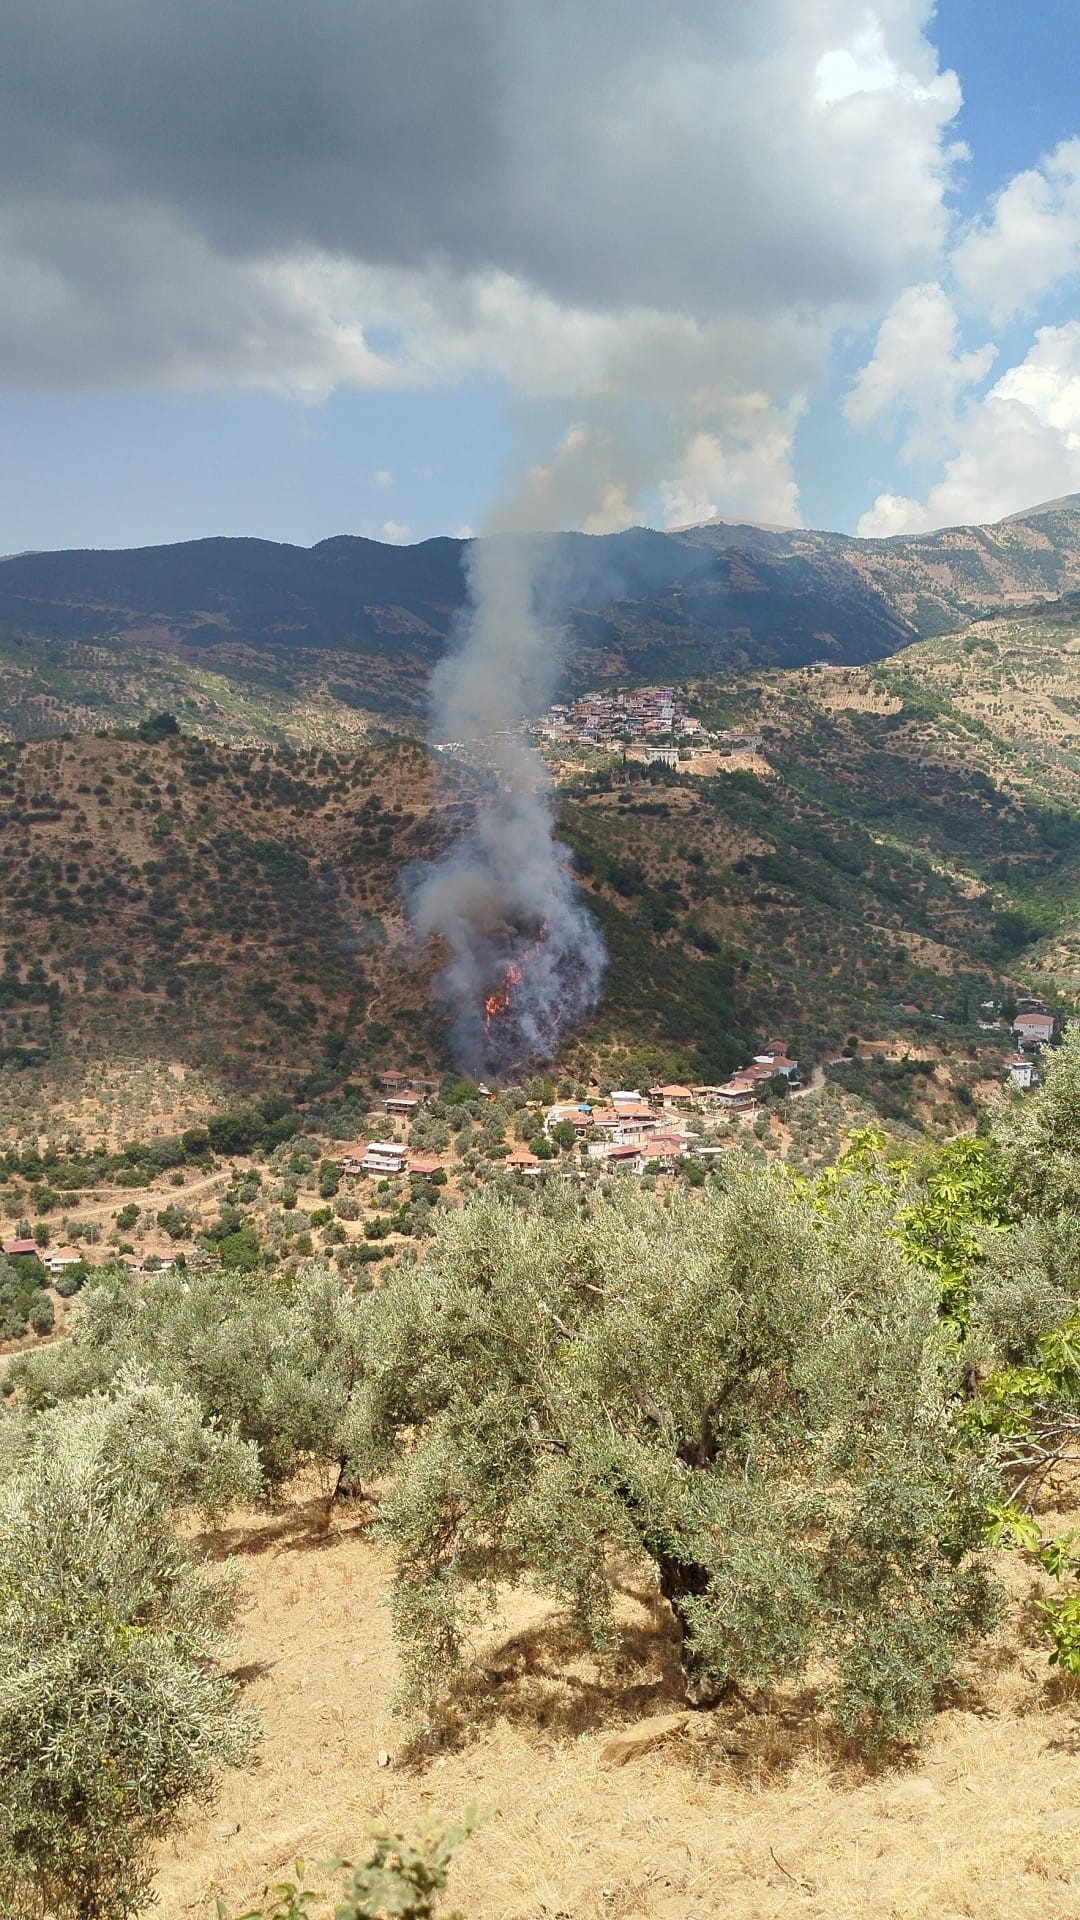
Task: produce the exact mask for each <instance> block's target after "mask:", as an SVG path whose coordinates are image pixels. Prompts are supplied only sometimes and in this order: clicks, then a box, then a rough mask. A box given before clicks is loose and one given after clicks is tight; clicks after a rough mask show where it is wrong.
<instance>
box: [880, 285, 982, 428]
mask: <svg viewBox="0 0 1080 1920" xmlns="http://www.w3.org/2000/svg"><path fill="white" fill-rule="evenodd" d="M996 351H997V349H996V348H995V347H994V346H993V345H992V344H987V345H984V346H981V347H977V348H975V349H974V350H972V351H970V352H967V353H964V352H961V351H960V324H959V321H958V319H957V316H956V311H955V308H954V307H953V304H952V301H951V300H950V299H949V296H948V294H947V293H946V292H945V290H944V288H943V287H941V286H940V285H938V283H937V282H936V281H932V282H927V283H924V284H923V285H921V286H917V287H907V288H905V290H904V292H903V293H902V294H901V295H900V297H899V299H898V300H896V301H895V303H894V305H893V306H892V308H891V309H890V311H889V313H888V314H887V315H886V317H885V319H884V320H883V321H882V323H881V327H880V330H879V332H878V337H877V345H876V346H875V348H874V353H873V357H872V358H871V359H870V360H868V361H867V363H866V365H865V366H864V367H863V369H862V371H861V372H860V373H859V375H858V377H857V379H856V381H855V384H854V386H853V388H852V390H851V392H850V394H849V395H848V397H847V400H846V402H845V404H844V412H845V414H846V415H847V418H848V419H849V420H850V421H851V422H852V424H853V425H854V426H858V427H865V426H868V425H870V424H871V422H877V423H879V424H883V425H890V424H892V423H893V422H894V421H895V420H896V419H897V418H898V417H902V418H906V419H907V420H908V422H909V426H908V431H907V434H906V437H905V439H904V441H903V444H902V446H901V449H900V452H901V457H902V458H904V459H907V460H927V459H932V458H933V457H934V456H935V455H937V454H940V453H942V452H945V451H947V450H948V448H949V446H950V445H951V443H952V439H953V435H954V431H955V417H956V405H957V401H958V399H959V397H960V395H961V394H962V393H963V392H965V391H966V389H967V388H969V387H971V386H974V385H975V384H977V382H979V381H980V380H982V379H983V378H984V377H985V375H986V374H987V373H988V372H989V370H990V367H991V365H992V364H993V361H994V358H995V356H996Z"/></svg>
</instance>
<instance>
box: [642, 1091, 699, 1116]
mask: <svg viewBox="0 0 1080 1920" xmlns="http://www.w3.org/2000/svg"><path fill="white" fill-rule="evenodd" d="M649 1105H650V1106H651V1107H663V1108H664V1110H665V1112H667V1113H691V1112H692V1111H693V1109H694V1108H695V1107H696V1106H697V1099H696V1096H695V1094H694V1092H693V1089H692V1088H690V1087H680V1086H670V1087H650V1088H649Z"/></svg>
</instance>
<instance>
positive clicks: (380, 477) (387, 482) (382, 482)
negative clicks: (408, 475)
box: [371, 467, 394, 487]
mask: <svg viewBox="0 0 1080 1920" xmlns="http://www.w3.org/2000/svg"><path fill="white" fill-rule="evenodd" d="M371 477H372V479H373V480H374V482H375V485H376V486H377V487H392V486H393V484H394V476H393V474H392V473H391V471H390V469H389V467H376V469H375V472H374V473H373V474H372V476H371Z"/></svg>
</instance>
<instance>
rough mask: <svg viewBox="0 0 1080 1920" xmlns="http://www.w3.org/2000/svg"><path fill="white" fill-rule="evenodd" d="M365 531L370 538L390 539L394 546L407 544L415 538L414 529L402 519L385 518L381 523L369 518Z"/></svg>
mask: <svg viewBox="0 0 1080 1920" xmlns="http://www.w3.org/2000/svg"><path fill="white" fill-rule="evenodd" d="M363 532H364V533H365V535H366V537H367V538H368V539H369V540H388V541H390V542H391V544H392V545H393V546H396V547H403V546H407V545H408V543H409V541H410V540H412V539H413V538H414V535H413V530H412V528H411V527H407V526H406V525H405V523H404V521H402V520H383V521H382V522H381V523H379V522H376V521H373V520H368V521H366V522H365V524H364V528H363Z"/></svg>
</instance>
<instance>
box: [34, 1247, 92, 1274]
mask: <svg viewBox="0 0 1080 1920" xmlns="http://www.w3.org/2000/svg"><path fill="white" fill-rule="evenodd" d="M42 1258H43V1259H44V1261H45V1265H46V1266H47V1268H48V1270H49V1272H50V1273H63V1271H64V1269H65V1268H66V1267H77V1266H78V1265H79V1263H80V1261H81V1260H82V1258H83V1256H82V1254H81V1253H80V1252H79V1249H78V1247H50V1249H49V1251H48V1253H46V1254H44V1255H43V1256H42Z"/></svg>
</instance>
